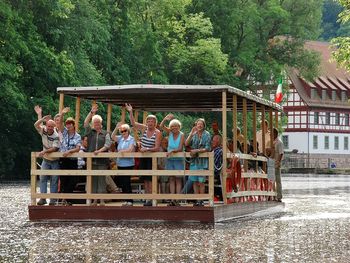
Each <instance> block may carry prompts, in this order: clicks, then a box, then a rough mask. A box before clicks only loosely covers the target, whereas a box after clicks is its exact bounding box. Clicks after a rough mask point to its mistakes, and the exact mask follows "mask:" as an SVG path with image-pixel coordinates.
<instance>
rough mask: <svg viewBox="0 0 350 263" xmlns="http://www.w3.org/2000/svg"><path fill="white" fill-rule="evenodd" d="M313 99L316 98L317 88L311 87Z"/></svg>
mask: <svg viewBox="0 0 350 263" xmlns="http://www.w3.org/2000/svg"><path fill="white" fill-rule="evenodd" d="M310 95H311V99H312V100H314V99H316V90H315V89H311V94H310Z"/></svg>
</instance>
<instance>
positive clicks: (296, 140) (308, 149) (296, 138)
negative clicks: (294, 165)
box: [282, 132, 350, 154]
mask: <svg viewBox="0 0 350 263" xmlns="http://www.w3.org/2000/svg"><path fill="white" fill-rule="evenodd" d="M314 135H315V136H317V138H318V145H317V149H314V147H313V146H314V145H313V136H314ZM282 136H288V143H289V147H288V148H285V149H284V150H285V151H292V150H294V149H297V150H298V153H315V154H349V153H350V150H349V149H350V134H344V133H319V132H310V133H308V132H284V133H283V134H282ZM325 136H328V137H329V149H325ZM336 136H337V137H338V138H339V149H338V150H337V149H335V148H334V146H335V145H334V141H335V137H336ZM345 137H347V138H348V149H344V138H345Z"/></svg>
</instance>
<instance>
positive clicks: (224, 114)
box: [209, 90, 227, 204]
mask: <svg viewBox="0 0 350 263" xmlns="http://www.w3.org/2000/svg"><path fill="white" fill-rule="evenodd" d="M226 97H227V96H226V90H224V91H223V92H222V169H221V172H222V176H221V189H222V198H223V201H224V204H227V197H226V196H227V193H226V177H227V171H226V167H227V146H226V143H227V98H226ZM209 160H210V159H209ZM209 179H210V178H209ZM212 195H214V189H213V193H212ZM212 195H210V198H213V196H212Z"/></svg>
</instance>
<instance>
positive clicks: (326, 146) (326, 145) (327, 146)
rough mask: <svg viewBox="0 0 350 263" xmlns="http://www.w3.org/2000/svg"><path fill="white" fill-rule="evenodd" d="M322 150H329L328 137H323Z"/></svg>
mask: <svg viewBox="0 0 350 263" xmlns="http://www.w3.org/2000/svg"><path fill="white" fill-rule="evenodd" d="M324 148H325V149H329V136H324Z"/></svg>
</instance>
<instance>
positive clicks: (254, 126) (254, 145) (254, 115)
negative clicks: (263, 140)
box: [253, 102, 258, 171]
mask: <svg viewBox="0 0 350 263" xmlns="http://www.w3.org/2000/svg"><path fill="white" fill-rule="evenodd" d="M253 152H255V153H257V152H258V147H257V143H256V102H253ZM255 169H256V171H257V170H258V162H255Z"/></svg>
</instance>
